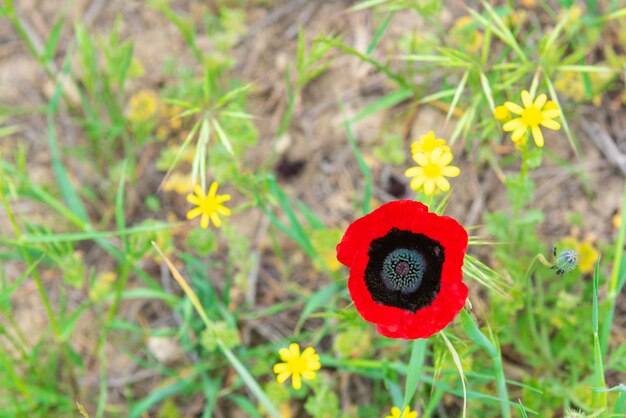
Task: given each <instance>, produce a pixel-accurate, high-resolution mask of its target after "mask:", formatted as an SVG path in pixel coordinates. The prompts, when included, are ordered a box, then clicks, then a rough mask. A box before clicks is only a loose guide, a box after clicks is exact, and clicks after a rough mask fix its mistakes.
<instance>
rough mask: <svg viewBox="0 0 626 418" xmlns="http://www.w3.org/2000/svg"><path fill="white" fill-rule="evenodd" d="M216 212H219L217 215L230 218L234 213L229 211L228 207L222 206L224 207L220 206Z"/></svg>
mask: <svg viewBox="0 0 626 418" xmlns="http://www.w3.org/2000/svg"><path fill="white" fill-rule="evenodd" d="M215 210H216V211H217V213H219V214H220V215H224V216H228V215H230V214H231V213H232V212H231V210H230V209H228V208H227V207H226V206H222V205H218V206H217V207H216V208H215Z"/></svg>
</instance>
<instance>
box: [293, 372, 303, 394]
mask: <svg viewBox="0 0 626 418" xmlns="http://www.w3.org/2000/svg"><path fill="white" fill-rule="evenodd" d="M291 384H292V385H293V388H294V389H295V390H300V388H301V387H302V379H300V373H294V374H292V375H291Z"/></svg>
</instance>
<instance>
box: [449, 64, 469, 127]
mask: <svg viewBox="0 0 626 418" xmlns="http://www.w3.org/2000/svg"><path fill="white" fill-rule="evenodd" d="M469 73H470V72H469V70H467V71H465V73H464V74H463V77H462V78H461V82H460V83H459V85H458V86H457V88H456V91H455V92H454V97H453V98H452V103H450V108H449V109H448V114H447V115H446V122H448V121H449V120H450V117H452V114H453V113H454V109H456V105H457V103H458V102H459V99H460V98H461V94H463V90H465V83H466V82H467V77H468V76H469Z"/></svg>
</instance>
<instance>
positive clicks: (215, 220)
mask: <svg viewBox="0 0 626 418" xmlns="http://www.w3.org/2000/svg"><path fill="white" fill-rule="evenodd" d="M209 216H210V217H211V220H212V221H213V225H215V227H216V228H219V227H220V226H222V221H221V220H220V217H219V215H218V214H217V213H216V212H213V213H212V214H211V215H209Z"/></svg>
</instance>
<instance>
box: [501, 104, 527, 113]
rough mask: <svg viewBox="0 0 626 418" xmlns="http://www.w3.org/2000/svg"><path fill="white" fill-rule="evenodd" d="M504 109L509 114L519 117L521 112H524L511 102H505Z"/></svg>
mask: <svg viewBox="0 0 626 418" xmlns="http://www.w3.org/2000/svg"><path fill="white" fill-rule="evenodd" d="M504 107H506V108H507V109H509V111H510V112H511V113H515V114H516V115H521V114H522V112H524V108H523V107H521V106H520V105H518V104H515V103H513V102H505V103H504Z"/></svg>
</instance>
